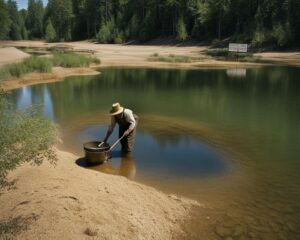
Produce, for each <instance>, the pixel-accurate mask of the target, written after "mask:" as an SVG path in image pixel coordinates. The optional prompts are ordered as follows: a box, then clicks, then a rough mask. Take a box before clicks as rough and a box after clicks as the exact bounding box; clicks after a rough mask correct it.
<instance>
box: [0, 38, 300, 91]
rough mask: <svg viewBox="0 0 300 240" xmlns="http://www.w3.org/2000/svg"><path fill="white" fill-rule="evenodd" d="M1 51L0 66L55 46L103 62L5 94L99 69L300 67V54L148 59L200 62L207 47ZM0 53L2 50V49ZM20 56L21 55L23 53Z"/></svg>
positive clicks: (15, 84)
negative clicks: (234, 59)
mask: <svg viewBox="0 0 300 240" xmlns="http://www.w3.org/2000/svg"><path fill="white" fill-rule="evenodd" d="M0 44H1V46H3V47H5V48H4V49H2V53H1V55H0V66H1V65H4V64H8V63H11V62H13V61H20V60H21V59H23V58H25V57H27V56H28V55H27V54H25V53H22V52H21V51H19V50H17V49H15V48H13V47H28V48H37V49H41V48H50V47H53V46H61V45H63V46H67V47H70V48H72V49H73V50H74V51H79V52H89V51H90V52H93V55H94V56H95V57H98V58H100V59H101V65H100V66H94V67H91V68H89V69H80V70H79V69H62V68H60V69H59V68H56V69H54V71H53V73H52V74H36V73H33V74H28V75H26V76H24V77H22V78H20V79H14V80H13V81H9V82H6V83H2V88H3V89H4V90H12V89H16V88H19V87H22V86H25V85H33V84H39V83H45V82H46V83H48V82H55V81H59V80H62V79H63V78H65V77H68V76H73V75H94V74H96V72H95V70H96V69H98V68H99V67H111V66H115V67H117V66H124V67H155V68H185V69H197V68H237V67H238V68H248V67H259V66H264V65H277V64H279V65H290V66H300V53H299V52H285V53H281V52H271V53H258V54H255V56H259V57H261V58H262V60H266V61H268V62H270V63H269V64H261V63H245V62H229V61H216V60H213V59H205V58H204V59H203V60H199V61H193V62H191V63H168V62H152V61H149V60H148V58H149V57H150V56H151V55H152V54H154V53H158V54H159V55H162V56H167V55H170V54H173V55H181V56H188V57H191V58H199V57H200V58H201V56H203V51H205V50H207V48H208V46H185V47H182V46H179V47H178V46H156V45H153V46H149V45H145V46H144V45H118V44H95V43H91V42H88V41H80V42H68V43H63V44H62V43H46V42H43V41H1V42H0ZM0 51H1V49H0ZM20 52H21V53H20Z"/></svg>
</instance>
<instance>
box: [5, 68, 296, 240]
mask: <svg viewBox="0 0 300 240" xmlns="http://www.w3.org/2000/svg"><path fill="white" fill-rule="evenodd" d="M101 72H102V74H101V75H99V76H93V77H73V78H70V79H67V80H65V81H64V82H59V83H52V84H47V85H38V86H32V87H25V88H23V89H20V90H17V91H14V93H13V94H12V96H11V97H12V98H13V99H14V101H15V103H16V105H17V107H24V106H27V105H30V104H32V103H38V104H44V113H45V115H46V116H48V117H50V118H51V119H53V120H54V121H55V122H57V123H58V124H59V126H60V127H61V131H62V137H63V140H64V144H63V145H62V146H61V147H62V148H63V149H66V150H69V151H72V152H74V153H76V154H79V155H80V156H82V155H83V152H82V142H84V141H87V140H92V139H101V138H103V136H104V134H105V129H106V128H107V125H108V123H109V118H108V117H107V114H106V113H107V112H108V110H109V108H110V105H111V103H113V102H116V101H119V102H121V103H122V104H123V105H124V106H126V107H128V108H130V109H132V110H134V112H135V113H137V114H138V115H139V116H140V123H139V128H138V134H137V142H136V146H135V152H134V154H133V155H132V157H130V159H124V158H122V157H121V155H120V153H119V151H118V149H116V151H114V153H113V155H114V158H113V159H112V160H111V161H110V162H109V163H108V164H106V165H102V166H98V167H95V168H96V169H97V170H99V171H104V172H109V173H112V174H120V175H124V176H127V177H129V178H131V179H134V180H136V181H139V182H143V183H146V184H148V185H152V186H155V187H157V188H159V189H161V190H163V191H165V192H172V193H177V194H181V195H184V196H187V197H191V198H194V199H197V200H199V201H200V202H202V203H204V204H205V206H206V207H205V208H201V209H197V211H195V214H194V216H193V217H194V220H193V221H192V223H191V224H187V225H186V229H187V232H189V233H190V234H189V236H188V237H187V239H226V238H227V237H231V238H232V239H300V232H299V230H298V225H299V223H300V190H299V187H300V175H299V174H300V151H299V146H300V79H299V76H300V69H299V68H288V67H265V68H255V69H247V70H237V71H236V70H230V71H228V70H168V69H163V70H162V69H142V68H139V69H130V68H105V69H101ZM115 139H116V135H115V136H112V139H111V142H113V140H115ZM228 239H230V238H228Z"/></svg>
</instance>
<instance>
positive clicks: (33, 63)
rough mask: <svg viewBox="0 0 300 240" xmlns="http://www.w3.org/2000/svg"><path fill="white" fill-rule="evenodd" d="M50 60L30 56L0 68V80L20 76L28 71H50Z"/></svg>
mask: <svg viewBox="0 0 300 240" xmlns="http://www.w3.org/2000/svg"><path fill="white" fill-rule="evenodd" d="M51 70H52V62H51V61H50V60H49V59H47V58H38V57H36V56H31V57H29V58H26V59H25V60H24V61H23V62H21V63H14V64H10V65H7V66H4V67H3V68H0V80H4V79H9V78H12V77H17V78H19V77H21V76H22V75H24V74H26V73H30V72H51Z"/></svg>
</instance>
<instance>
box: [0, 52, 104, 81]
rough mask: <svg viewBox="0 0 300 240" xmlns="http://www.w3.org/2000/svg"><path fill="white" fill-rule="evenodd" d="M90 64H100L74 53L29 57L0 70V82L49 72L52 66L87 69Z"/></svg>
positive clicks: (92, 58) (88, 57) (95, 59)
mask: <svg viewBox="0 0 300 240" xmlns="http://www.w3.org/2000/svg"><path fill="white" fill-rule="evenodd" d="M91 63H96V64H100V63H101V62H100V60H99V59H98V58H96V57H91V56H86V55H82V54H76V53H57V52H55V53H54V54H53V57H52V58H43V57H37V56H31V57H29V58H26V59H25V60H24V61H23V62H20V63H14V64H9V65H6V66H4V67H2V68H0V80H8V79H10V78H14V77H17V78H19V77H21V76H23V75H24V74H26V73H31V72H40V73H45V72H51V71H52V67H53V66H61V67H66V68H71V67H88V66H89V65H90V64H91Z"/></svg>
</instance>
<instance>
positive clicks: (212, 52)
mask: <svg viewBox="0 0 300 240" xmlns="http://www.w3.org/2000/svg"><path fill="white" fill-rule="evenodd" d="M204 54H206V55H207V56H210V57H213V58H215V59H217V60H223V61H236V60H237V59H238V60H239V61H240V62H256V63H261V62H263V61H262V59H261V57H257V56H253V54H251V53H240V55H239V56H238V57H237V54H236V53H233V52H229V50H228V48H218V49H209V50H207V51H206V52H205V53H204Z"/></svg>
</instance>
